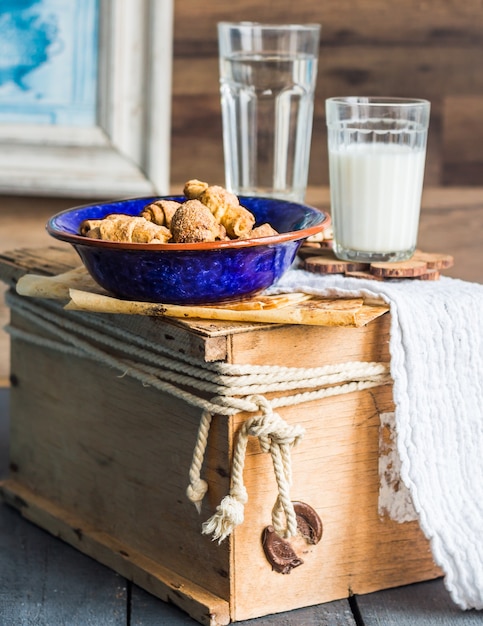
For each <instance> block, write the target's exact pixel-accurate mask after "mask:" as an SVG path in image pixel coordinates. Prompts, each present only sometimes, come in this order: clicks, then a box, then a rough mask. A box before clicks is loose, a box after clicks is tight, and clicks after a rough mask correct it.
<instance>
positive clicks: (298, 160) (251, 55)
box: [218, 22, 320, 202]
mask: <svg viewBox="0 0 483 626" xmlns="http://www.w3.org/2000/svg"><path fill="white" fill-rule="evenodd" d="M319 34H320V24H305V25H297V24H288V25H287V24H286V25H280V24H260V23H254V22H239V23H229V22H222V23H219V24H218V42H219V58H220V92H221V108H222V121H223V148H224V159H225V186H226V187H227V189H229V190H230V191H232V192H233V193H235V194H237V195H248V196H267V197H276V198H284V199H288V200H293V201H298V202H302V201H303V200H304V197H305V190H306V187H307V178H308V169H309V158H310V143H311V136H312V119H313V107H314V90H315V84H316V78H317V62H318V51H319Z"/></svg>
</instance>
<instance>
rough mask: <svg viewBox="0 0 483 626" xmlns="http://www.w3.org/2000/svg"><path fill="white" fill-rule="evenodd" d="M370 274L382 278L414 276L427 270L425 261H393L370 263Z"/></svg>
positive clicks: (420, 274)
mask: <svg viewBox="0 0 483 626" xmlns="http://www.w3.org/2000/svg"><path fill="white" fill-rule="evenodd" d="M370 268H371V274H374V276H383V277H384V278H415V277H417V276H422V275H423V274H425V273H426V272H427V271H428V264H427V263H426V262H425V261H413V259H409V260H408V261H397V262H394V263H371V265H370Z"/></svg>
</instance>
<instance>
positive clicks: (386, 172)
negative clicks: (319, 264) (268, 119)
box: [326, 97, 430, 263]
mask: <svg viewBox="0 0 483 626" xmlns="http://www.w3.org/2000/svg"><path fill="white" fill-rule="evenodd" d="M429 113H430V103H429V102H428V101H427V100H417V99H405V98H364V97H349V98H329V99H328V100H327V101H326V117H327V127H328V150H329V174H330V196H331V215H332V226H333V230H334V252H335V254H336V255H337V257H339V258H340V259H345V260H349V261H350V260H358V261H364V262H368V263H369V262H374V261H404V260H407V259H409V258H410V257H411V256H412V255H413V253H414V250H415V248H416V241H417V236H418V227H419V214H420V208H421V194H422V188H423V178H424V166H425V160H426V141H427V134H428V125H429Z"/></svg>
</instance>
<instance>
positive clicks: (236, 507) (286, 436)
mask: <svg viewBox="0 0 483 626" xmlns="http://www.w3.org/2000/svg"><path fill="white" fill-rule="evenodd" d="M6 301H7V303H8V304H9V306H10V307H11V309H12V310H18V311H20V312H21V313H22V315H23V316H24V317H25V318H26V319H27V320H28V321H29V322H31V324H32V325H34V326H36V327H40V328H41V329H42V330H43V331H44V333H45V332H47V333H48V335H49V336H48V337H46V336H45V335H42V334H36V333H35V332H31V331H26V330H24V329H20V328H17V327H14V326H12V325H10V326H7V327H6V330H7V332H9V333H10V335H11V336H12V337H14V338H16V339H18V340H21V341H26V342H30V343H33V344H35V345H38V346H42V347H46V348H48V349H51V350H56V351H59V352H62V353H64V354H71V355H73V356H76V357H80V358H89V359H92V360H95V361H98V362H100V363H103V364H105V365H107V366H108V367H111V368H113V369H115V370H117V371H118V372H120V374H121V375H122V376H124V375H128V376H130V377H132V378H134V379H136V380H139V381H140V382H141V383H142V384H143V385H145V386H152V387H154V388H156V389H158V390H159V391H162V392H164V393H168V394H170V395H172V396H174V397H177V398H179V399H181V400H183V401H185V402H187V403H188V404H190V405H192V406H196V407H198V408H200V409H201V410H202V414H201V419H200V424H199V428H198V434H197V439H196V443H195V446H194V450H193V457H192V462H191V466H190V469H189V485H188V487H187V491H186V493H187V497H188V498H189V499H190V501H192V502H193V504H194V505H195V507H196V509H197V510H198V512H200V511H201V504H202V500H203V497H204V495H205V494H206V491H207V489H208V485H207V483H206V481H205V480H203V479H202V477H201V472H202V467H203V462H204V457H205V453H206V448H207V444H208V436H209V431H210V426H211V422H212V419H213V416H214V415H215V414H218V415H225V416H231V415H235V414H237V413H240V412H247V413H256V415H254V416H253V417H249V418H247V419H246V420H245V421H244V422H243V424H242V426H241V428H240V430H239V431H238V433H237V435H236V440H235V445H234V453H233V460H232V468H231V487H230V490H229V493H228V495H227V496H225V497H224V498H223V500H222V501H221V503H220V504H219V505H218V507H217V509H216V511H215V514H214V515H213V516H212V517H211V518H210V519H209V520H207V521H206V522H204V523H203V525H202V532H203V533H204V534H212V535H213V539H214V540H216V539H217V540H218V541H219V542H221V541H223V540H224V539H225V538H226V537H227V536H228V535H229V534H230V533H231V532H232V530H233V529H234V528H235V526H237V525H238V524H240V523H242V522H243V515H244V505H245V504H246V502H247V500H248V496H247V492H246V489H245V486H244V484H243V468H244V463H245V455H246V448H247V443H248V438H249V437H250V436H252V437H256V438H257V439H258V441H259V444H260V447H261V449H262V451H263V452H265V453H268V454H270V455H271V459H272V464H273V469H274V475H275V480H276V483H277V489H278V495H277V499H276V502H275V505H274V507H273V510H272V525H273V526H274V528H275V531H276V532H277V533H278V534H279V535H280V536H285V537H290V536H293V535H294V534H296V532H297V524H296V518H295V512H294V510H293V505H292V503H291V500H290V486H291V484H292V468H291V452H290V451H291V448H292V447H293V446H295V445H297V443H299V441H300V439H301V438H302V437H303V434H304V430H303V428H301V427H300V426H290V425H288V424H287V423H286V422H285V421H284V420H283V419H282V418H281V417H280V415H278V414H277V413H275V412H274V411H273V409H274V408H277V407H283V406H291V405H296V404H300V403H303V402H309V401H312V400H317V399H322V398H326V397H329V396H332V395H339V394H344V393H350V392H352V391H358V390H362V389H368V388H371V387H375V386H379V385H383V384H388V383H390V382H391V378H390V375H389V366H388V364H385V363H372V362H371V363H369V362H350V363H342V364H335V365H329V366H325V367H317V368H293V367H279V366H270V365H268V366H254V365H232V364H228V363H220V362H217V363H206V362H204V361H201V360H196V361H194V360H193V359H190V357H189V356H187V355H186V354H179V353H178V352H175V351H173V350H170V349H169V348H166V347H165V346H162V345H160V344H155V343H154V342H151V341H149V340H148V339H146V338H143V337H139V336H138V335H135V334H134V333H130V332H129V331H126V330H124V329H122V328H119V327H116V326H115V325H113V324H112V323H109V322H108V321H106V320H104V319H102V317H100V316H94V315H88V314H85V313H83V314H79V313H77V312H76V313H71V312H69V314H68V315H66V313H65V312H64V311H63V310H62V309H60V308H59V306H58V305H56V304H54V303H51V302H43V306H39V305H38V304H36V303H35V302H29V301H28V300H27V299H25V298H22V297H19V296H18V295H16V294H14V293H11V292H9V293H7V295H6ZM86 322H87V323H88V324H89V325H87V323H86ZM188 389H189V390H188ZM297 390H303V391H297ZM197 392H202V393H203V394H204V395H205V397H202V396H201V395H200V394H199V393H197ZM270 392H278V393H280V394H282V395H278V396H277V397H276V398H273V399H271V400H268V399H267V398H266V397H265V396H264V395H263V394H266V393H270ZM283 392H289V393H285V395H283ZM291 392H292V393H291ZM210 394H212V395H211V397H210V398H209V399H208V398H207V397H206V396H207V395H208V396H209V395H210Z"/></svg>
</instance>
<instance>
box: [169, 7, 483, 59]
mask: <svg viewBox="0 0 483 626" xmlns="http://www.w3.org/2000/svg"><path fill="white" fill-rule="evenodd" d="M290 8H291V5H290V3H289V2H288V0H284V1H282V2H278V3H270V4H265V3H260V2H258V1H257V0H243V1H242V2H238V3H236V4H234V5H233V6H232V7H230V15H229V19H230V20H231V21H239V20H246V19H247V16H249V19H251V20H254V21H261V22H267V21H268V22H272V23H274V22H281V23H284V22H285V23H286V22H287V21H288V20H290V19H292V20H293V15H291V14H290ZM226 19H227V12H226V7H225V6H223V4H220V3H219V2H217V0H208V1H207V2H203V4H200V3H199V2H198V1H197V0H184V1H183V2H180V3H175V24H174V43H175V55H176V56H181V55H183V56H187V55H191V56H195V55H196V54H198V55H206V54H208V53H211V54H213V51H215V50H216V47H215V46H214V43H213V42H214V39H215V37H216V30H215V27H216V22H218V21H222V20H226ZM296 19H297V21H298V22H299V23H303V22H319V23H322V27H323V28H322V47H324V45H327V46H330V47H333V46H334V45H351V44H352V43H353V42H361V41H364V42H374V44H375V45H380V44H381V42H383V43H384V42H385V43H388V44H390V43H406V42H408V41H409V42H410V41H416V42H418V43H425V44H427V45H430V44H432V43H434V42H442V41H445V42H447V43H452V42H453V43H454V42H455V41H457V42H464V41H465V42H466V43H467V45H471V44H477V43H478V42H479V41H481V32H482V30H481V28H482V19H483V12H482V7H481V3H480V2H479V1H478V0H468V2H465V3H464V4H461V5H460V4H459V3H454V2H452V1H451V0H444V1H441V0H428V1H427V2H424V3H421V2H418V0H407V1H406V2H405V3H404V4H398V5H397V6H393V5H390V4H388V3H387V2H386V0H328V1H327V2H325V3H324V4H320V2H318V0H303V1H302V2H299V3H298V4H297V14H296ZM194 24H196V28H193V25H194Z"/></svg>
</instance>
